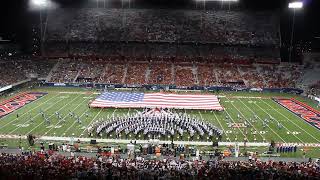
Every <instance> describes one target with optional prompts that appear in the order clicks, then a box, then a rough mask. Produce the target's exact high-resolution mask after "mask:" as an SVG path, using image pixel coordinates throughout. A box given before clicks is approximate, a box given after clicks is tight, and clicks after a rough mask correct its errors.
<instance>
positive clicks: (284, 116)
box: [263, 101, 320, 142]
mask: <svg viewBox="0 0 320 180" xmlns="http://www.w3.org/2000/svg"><path fill="white" fill-rule="evenodd" d="M263 103H265V104H267V105H268V106H269V107H271V108H272V109H273V110H274V111H276V112H277V113H278V114H280V115H281V116H282V117H284V118H286V119H287V120H288V121H290V119H289V118H288V117H286V116H285V115H283V114H282V113H281V112H279V111H278V110H277V109H275V108H274V107H272V106H271V105H269V103H266V102H264V101H263ZM273 103H274V102H273ZM275 104H276V103H275ZM277 105H278V104H277ZM289 112H291V111H289ZM291 113H292V112H291ZM293 114H294V113H293ZM294 115H296V114H294ZM296 116H297V115H296ZM297 117H299V116H297ZM299 118H300V117H299ZM290 122H292V123H293V124H294V125H295V126H296V127H298V128H299V129H301V130H302V131H304V132H305V133H307V134H308V135H309V136H311V137H312V138H313V139H315V140H317V141H318V142H320V140H319V139H317V138H316V137H314V136H313V135H312V134H310V133H309V132H308V131H306V130H304V129H303V128H301V127H300V126H298V125H297V124H296V123H295V122H293V121H290ZM312 127H313V126H312Z"/></svg>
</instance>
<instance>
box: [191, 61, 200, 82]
mask: <svg viewBox="0 0 320 180" xmlns="http://www.w3.org/2000/svg"><path fill="white" fill-rule="evenodd" d="M192 74H193V79H194V83H195V84H196V85H199V77H198V66H196V64H193V66H192Z"/></svg>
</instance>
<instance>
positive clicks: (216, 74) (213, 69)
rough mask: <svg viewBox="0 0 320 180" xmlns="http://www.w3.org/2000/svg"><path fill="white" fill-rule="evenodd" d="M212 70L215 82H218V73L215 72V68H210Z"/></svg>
mask: <svg viewBox="0 0 320 180" xmlns="http://www.w3.org/2000/svg"><path fill="white" fill-rule="evenodd" d="M212 72H213V74H214V76H215V78H216V82H220V81H219V77H218V73H217V71H216V70H215V68H212Z"/></svg>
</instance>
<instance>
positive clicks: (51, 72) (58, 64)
mask: <svg viewBox="0 0 320 180" xmlns="http://www.w3.org/2000/svg"><path fill="white" fill-rule="evenodd" d="M59 66H60V60H59V61H58V62H57V63H56V64H55V65H54V66H53V67H52V69H51V70H50V72H49V74H48V76H47V78H46V82H49V81H50V80H51V77H52V74H53V72H55V71H56V70H57V69H58V67H59Z"/></svg>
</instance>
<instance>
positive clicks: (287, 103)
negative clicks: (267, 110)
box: [274, 98, 320, 130]
mask: <svg viewBox="0 0 320 180" xmlns="http://www.w3.org/2000/svg"><path fill="white" fill-rule="evenodd" d="M274 101H276V102H277V103H279V104H280V105H281V106H283V107H285V108H286V109H288V110H289V111H291V112H293V113H294V114H296V115H298V116H300V117H301V118H302V119H304V120H305V121H306V122H308V123H309V124H311V125H312V126H314V127H316V128H317V129H319V130H320V112H319V111H317V110H315V109H313V108H312V107H310V106H308V105H306V104H304V103H302V102H300V101H298V100H296V99H293V98H291V99H281V98H280V99H274Z"/></svg>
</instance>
